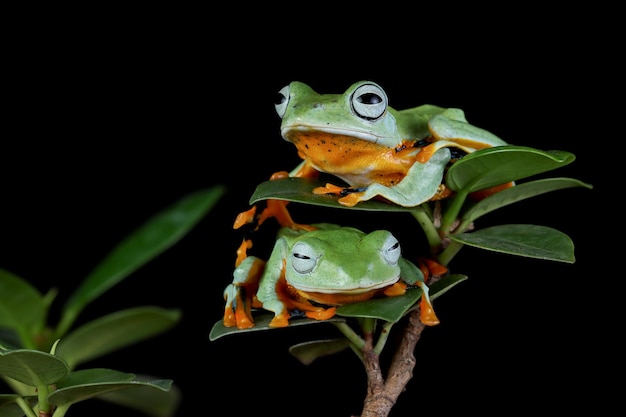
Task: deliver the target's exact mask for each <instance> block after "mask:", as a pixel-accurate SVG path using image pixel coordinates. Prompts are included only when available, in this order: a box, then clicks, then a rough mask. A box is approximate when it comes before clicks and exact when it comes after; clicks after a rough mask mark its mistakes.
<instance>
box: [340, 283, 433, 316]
mask: <svg viewBox="0 0 626 417" xmlns="http://www.w3.org/2000/svg"><path fill="white" fill-rule="evenodd" d="M421 296H422V290H421V289H420V288H409V289H407V291H406V293H404V294H403V295H398V296H395V297H384V298H372V299H369V300H366V301H359V302H358V303H351V304H346V305H343V306H341V307H337V315H338V316H342V317H369V318H374V319H381V320H384V321H388V322H391V323H396V322H397V321H398V320H400V319H401V318H402V316H404V314H405V313H406V312H407V311H408V310H409V309H410V308H411V307H413V305H414V304H415V303H416V302H417V300H419V299H420V297H421Z"/></svg>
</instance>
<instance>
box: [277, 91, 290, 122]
mask: <svg viewBox="0 0 626 417" xmlns="http://www.w3.org/2000/svg"><path fill="white" fill-rule="evenodd" d="M287 104H289V86H288V85H287V86H285V87H283V88H281V89H280V91H279V92H278V97H277V98H276V103H275V104H274V108H275V109H276V113H278V115H279V116H280V118H281V119H282V118H283V116H284V115H285V111H286V110H287Z"/></svg>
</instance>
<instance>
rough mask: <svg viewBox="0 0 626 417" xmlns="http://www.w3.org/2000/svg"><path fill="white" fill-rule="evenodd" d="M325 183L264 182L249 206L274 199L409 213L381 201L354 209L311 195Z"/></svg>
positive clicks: (292, 179) (330, 198) (300, 180)
mask: <svg viewBox="0 0 626 417" xmlns="http://www.w3.org/2000/svg"><path fill="white" fill-rule="evenodd" d="M324 185H325V182H322V181H316V180H311V179H308V178H296V177H289V178H281V179H277V180H270V181H265V182H262V183H261V184H259V185H258V186H257V187H256V189H255V191H254V193H253V194H252V197H250V204H254V203H257V202H259V201H262V200H267V199H275V200H285V201H294V202H298V203H304V204H312V205H314V206H325V207H332V208H340V209H347V210H365V211H410V210H411V208H410V207H402V206H398V205H395V204H389V203H385V202H383V201H377V200H368V201H362V202H360V203H359V204H357V205H356V206H354V207H346V206H343V205H341V204H340V203H339V202H338V201H337V200H338V198H339V197H337V196H330V195H325V194H324V195H317V194H313V188H315V187H322V186H324Z"/></svg>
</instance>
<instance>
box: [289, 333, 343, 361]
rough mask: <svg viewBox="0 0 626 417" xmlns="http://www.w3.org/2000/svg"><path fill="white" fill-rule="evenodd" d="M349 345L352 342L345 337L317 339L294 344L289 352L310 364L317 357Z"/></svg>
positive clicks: (333, 352) (339, 350)
mask: <svg viewBox="0 0 626 417" xmlns="http://www.w3.org/2000/svg"><path fill="white" fill-rule="evenodd" d="M349 346H350V342H349V341H348V339H345V338H340V339H328V340H315V341H312V342H304V343H298V344H297V345H293V346H291V347H290V348H289V353H290V354H291V355H292V356H294V357H295V358H296V359H298V360H299V361H300V362H302V363H303V364H304V365H310V364H311V363H313V361H314V360H315V359H317V358H320V357H322V356H329V355H333V354H335V353H339V352H341V351H343V350H345V349H347V348H348V347H349Z"/></svg>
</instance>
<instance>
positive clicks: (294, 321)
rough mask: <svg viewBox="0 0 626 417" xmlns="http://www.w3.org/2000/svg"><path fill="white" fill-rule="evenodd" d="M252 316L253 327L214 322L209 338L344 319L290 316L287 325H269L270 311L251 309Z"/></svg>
mask: <svg viewBox="0 0 626 417" xmlns="http://www.w3.org/2000/svg"><path fill="white" fill-rule="evenodd" d="M253 316H254V327H251V328H249V329H238V328H237V327H225V326H224V323H223V322H222V320H220V321H218V322H216V323H215V324H214V325H213V327H212V328H211V331H210V332H209V340H210V341H213V340H217V339H219V338H220V337H223V336H226V335H230V334H239V333H248V332H258V331H262V330H279V329H286V328H289V327H295V326H304V325H308V324H320V323H331V322H344V321H346V320H345V319H342V318H341V317H337V316H335V317H332V318H330V319H328V320H314V319H309V318H305V317H292V318H291V319H289V326H287V327H278V328H276V327H270V326H269V323H270V321H271V320H272V319H273V318H274V314H273V313H271V312H267V311H265V310H255V311H253Z"/></svg>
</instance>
